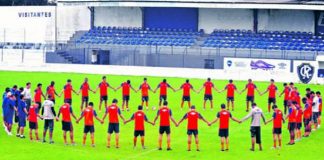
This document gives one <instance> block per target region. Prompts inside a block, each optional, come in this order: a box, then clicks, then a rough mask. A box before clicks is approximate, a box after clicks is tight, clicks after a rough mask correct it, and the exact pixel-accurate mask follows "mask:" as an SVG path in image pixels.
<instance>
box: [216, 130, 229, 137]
mask: <svg viewBox="0 0 324 160" xmlns="http://www.w3.org/2000/svg"><path fill="white" fill-rule="evenodd" d="M228 135H229V132H228V129H219V130H218V136H219V137H225V138H227V137H228Z"/></svg>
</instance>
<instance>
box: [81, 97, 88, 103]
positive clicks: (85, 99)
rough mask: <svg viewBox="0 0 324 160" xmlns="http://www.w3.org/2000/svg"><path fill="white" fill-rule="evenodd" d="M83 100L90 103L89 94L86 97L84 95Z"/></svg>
mask: <svg viewBox="0 0 324 160" xmlns="http://www.w3.org/2000/svg"><path fill="white" fill-rule="evenodd" d="M81 101H82V102H87V103H88V101H89V97H88V96H86V97H82V99H81Z"/></svg>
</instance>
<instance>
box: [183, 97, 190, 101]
mask: <svg viewBox="0 0 324 160" xmlns="http://www.w3.org/2000/svg"><path fill="white" fill-rule="evenodd" d="M182 101H190V96H182Z"/></svg>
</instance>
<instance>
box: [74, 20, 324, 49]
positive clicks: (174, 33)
mask: <svg viewBox="0 0 324 160" xmlns="http://www.w3.org/2000/svg"><path fill="white" fill-rule="evenodd" d="M205 36H206V35H205V33H204V31H203V30H200V31H198V32H195V31H193V30H188V29H167V28H145V29H143V28H137V27H106V26H98V27H94V28H93V29H90V30H89V31H88V32H86V33H85V34H84V35H83V36H81V38H79V39H78V40H76V43H77V44H98V45H100V44H102V45H108V44H114V45H158V46H187V47H188V46H193V45H195V43H196V42H197V41H198V39H203V37H205ZM200 46H201V47H211V48H252V49H267V50H298V51H324V33H320V34H319V35H314V33H312V32H298V31H297V32H294V31H292V32H289V31H267V30H265V31H263V30H260V31H258V33H254V32H252V31H251V30H234V29H232V30H222V29H220V30H217V29H215V30H214V31H213V32H212V33H211V34H210V35H207V38H205V40H204V42H203V43H202V44H201V45H200Z"/></svg>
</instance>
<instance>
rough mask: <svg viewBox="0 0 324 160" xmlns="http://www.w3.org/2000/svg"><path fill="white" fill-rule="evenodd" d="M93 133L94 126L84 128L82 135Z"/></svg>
mask: <svg viewBox="0 0 324 160" xmlns="http://www.w3.org/2000/svg"><path fill="white" fill-rule="evenodd" d="M89 132H90V133H94V132H95V129H94V126H84V130H83V133H89Z"/></svg>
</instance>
